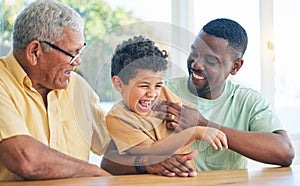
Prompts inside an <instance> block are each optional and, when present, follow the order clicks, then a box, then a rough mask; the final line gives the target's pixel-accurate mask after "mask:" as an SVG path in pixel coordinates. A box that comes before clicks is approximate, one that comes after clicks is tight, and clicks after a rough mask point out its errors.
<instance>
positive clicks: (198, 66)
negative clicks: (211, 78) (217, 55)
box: [192, 58, 205, 70]
mask: <svg viewBox="0 0 300 186" xmlns="http://www.w3.org/2000/svg"><path fill="white" fill-rule="evenodd" d="M192 68H194V69H196V70H204V69H205V66H204V61H203V59H201V58H198V59H196V60H194V62H193V63H192Z"/></svg>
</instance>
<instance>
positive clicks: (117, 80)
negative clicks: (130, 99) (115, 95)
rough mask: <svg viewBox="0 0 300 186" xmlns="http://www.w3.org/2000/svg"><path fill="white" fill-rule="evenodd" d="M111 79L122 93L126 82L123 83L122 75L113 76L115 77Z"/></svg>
mask: <svg viewBox="0 0 300 186" xmlns="http://www.w3.org/2000/svg"><path fill="white" fill-rule="evenodd" d="M111 81H112V83H113V85H114V87H115V89H116V90H117V91H118V92H120V93H122V92H123V87H124V84H123V82H122V80H121V79H120V77H119V76H113V77H112V78H111Z"/></svg>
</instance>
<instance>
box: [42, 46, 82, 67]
mask: <svg viewBox="0 0 300 186" xmlns="http://www.w3.org/2000/svg"><path fill="white" fill-rule="evenodd" d="M39 42H40V43H46V44H47V45H49V46H50V47H51V48H53V49H56V50H58V51H60V52H62V53H64V54H66V55H67V56H70V57H71V61H70V64H72V63H73V62H74V61H75V60H76V59H77V58H78V57H79V56H80V55H81V54H82V53H83V50H84V49H85V47H86V43H84V44H83V47H82V48H81V49H80V50H79V52H78V54H76V55H75V56H73V55H72V54H70V53H69V52H67V51H65V50H63V49H61V48H59V47H58V46H56V45H54V44H52V43H50V42H48V41H39Z"/></svg>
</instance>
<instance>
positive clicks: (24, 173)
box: [15, 161, 38, 180]
mask: <svg viewBox="0 0 300 186" xmlns="http://www.w3.org/2000/svg"><path fill="white" fill-rule="evenodd" d="M15 172H16V174H17V175H18V176H20V177H22V178H23V179H28V180H30V179H35V178H37V177H38V174H37V171H36V168H35V167H33V166H32V164H31V163H30V162H27V161H23V162H22V163H20V164H19V166H18V169H17V170H16V171H15Z"/></svg>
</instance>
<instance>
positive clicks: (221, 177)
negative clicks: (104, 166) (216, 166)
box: [0, 165, 300, 186]
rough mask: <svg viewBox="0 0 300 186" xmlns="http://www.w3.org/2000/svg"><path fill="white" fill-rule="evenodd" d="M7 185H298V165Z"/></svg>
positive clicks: (299, 173)
mask: <svg viewBox="0 0 300 186" xmlns="http://www.w3.org/2000/svg"><path fill="white" fill-rule="evenodd" d="M0 185H5V186H6V185H7V186H18V185H20V186H27V185H28V186H29V185H30V186H36V185H39V186H41V185H51V186H52V185H62V186H67V185H72V186H77V185H80V186H85V185H88V186H91V185H104V186H105V185H125V186H126V185H144V186H147V185H149V186H153V185H172V186H176V185H189V186H192V185H197V186H199V185H200V186H201V185H205V186H207V185H238V186H240V185H255V186H257V185H270V186H276V185H280V186H281V185H283V186H293V185H295V186H296V185H298V186H299V185H300V166H298V165H297V166H292V167H288V168H257V169H249V170H217V171H206V172H199V173H198V175H197V176H196V177H188V178H179V177H172V178H170V177H163V176H156V175H128V176H111V177H86V178H69V179H59V180H46V181H19V182H0Z"/></svg>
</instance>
